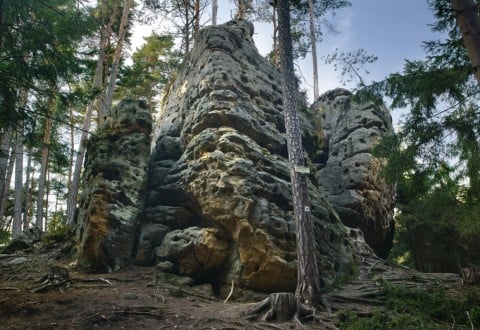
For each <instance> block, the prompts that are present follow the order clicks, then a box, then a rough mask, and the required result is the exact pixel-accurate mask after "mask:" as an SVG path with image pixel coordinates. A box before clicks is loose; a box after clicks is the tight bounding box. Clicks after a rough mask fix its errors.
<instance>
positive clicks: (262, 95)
mask: <svg viewBox="0 0 480 330" xmlns="http://www.w3.org/2000/svg"><path fill="white" fill-rule="evenodd" d="M252 33H253V26H252V24H251V23H249V22H247V21H244V20H234V21H231V22H229V23H226V24H224V25H220V26H212V27H207V28H205V29H203V30H201V31H200V33H199V35H198V37H197V39H196V42H195V47H194V48H193V50H192V52H191V53H190V54H189V57H188V58H187V59H186V60H185V62H184V66H183V68H182V69H181V70H180V72H179V73H178V74H177V76H176V80H175V82H174V83H173V84H172V85H171V88H170V89H169V91H168V93H167V96H166V97H165V99H164V100H163V102H162V109H161V112H160V115H159V117H158V120H157V122H156V124H155V128H154V134H153V147H152V155H151V161H150V167H149V176H148V178H149V179H148V187H147V200H146V208H145V210H146V213H145V218H144V219H143V222H142V225H141V228H142V229H141V233H140V237H141V238H140V239H139V247H138V255H137V256H138V257H137V260H138V261H139V262H140V263H144V264H145V263H147V264H148V263H154V262H155V261H156V260H157V261H158V260H170V261H172V262H173V263H174V264H176V265H178V267H179V266H180V265H181V263H182V260H181V259H179V258H178V255H179V253H176V254H175V253H170V252H169V253H166V251H173V250H174V249H176V248H177V247H176V244H177V243H176V241H175V239H173V238H174V237H177V241H180V240H181V241H183V240H185V242H187V241H190V242H192V243H191V244H192V247H189V248H186V247H187V246H188V244H187V243H185V244H183V245H182V246H184V247H185V248H183V249H181V251H182V252H181V254H182V255H183V258H184V261H187V260H193V256H194V252H192V251H194V248H193V247H194V246H196V244H197V243H195V241H196V239H192V238H189V239H188V240H187V239H186V236H189V235H186V234H187V233H188V231H190V230H195V231H197V232H198V231H202V230H215V232H216V233H217V234H216V235H215V236H216V239H218V240H219V241H218V242H217V243H218V244H220V246H222V247H223V246H225V247H226V248H225V249H223V250H222V251H221V253H223V254H224V257H225V258H224V259H223V261H222V265H215V268H216V269H217V271H216V272H215V274H214V276H213V277H210V278H209V279H208V280H209V281H211V282H215V284H216V285H217V288H218V286H222V283H223V284H225V285H226V286H228V287H229V286H230V283H231V281H232V280H233V281H235V282H236V283H237V284H238V285H240V286H241V287H244V288H247V289H253V290H256V291H262V292H274V291H279V290H282V291H283V290H293V289H294V288H295V285H296V244H295V232H294V217H293V206H292V202H291V185H290V174H289V163H288V159H287V147H286V138H285V134H284V133H285V129H284V119H283V108H282V92H281V78H280V74H279V72H278V70H277V69H276V68H275V67H274V66H272V65H271V64H270V63H269V62H268V61H267V60H265V59H264V58H263V57H261V56H260V55H259V54H258V51H257V49H256V47H255V45H254V44H253V41H252V39H251V35H252ZM302 116H303V115H302ZM302 120H303V121H304V122H306V118H304V117H302ZM313 179H315V178H314V176H313V175H312V180H313ZM312 182H313V181H312ZM310 190H311V199H312V215H313V217H314V223H315V231H316V233H315V236H316V240H317V246H318V253H317V256H318V262H319V263H320V265H321V270H322V278H323V280H324V282H326V283H331V282H332V281H333V279H334V278H335V277H336V276H343V275H345V274H349V273H350V272H351V271H352V268H353V263H354V251H353V248H352V245H351V244H350V241H349V239H348V235H347V233H346V230H345V228H344V226H343V225H342V223H341V222H340V220H339V218H338V216H336V214H335V211H334V210H333V209H332V208H331V207H330V206H329V205H328V202H327V201H326V200H325V199H324V198H323V197H322V196H321V194H320V192H319V190H318V188H317V187H316V186H315V185H314V184H311V186H310ZM178 209H181V210H182V212H181V214H182V215H181V216H179V217H170V218H169V216H168V214H172V212H173V211H172V210H178ZM185 214H188V216H187V217H185V216H184V215H185ZM175 219H177V221H175ZM160 226H161V227H160ZM165 227H167V228H169V230H170V232H171V233H164V232H163V231H162V229H158V233H159V235H163V238H162V242H161V243H158V241H160V240H159V239H157V238H158V237H155V235H150V234H148V233H149V232H150V233H152V229H151V228H165ZM179 235H180V236H179ZM142 237H144V238H145V239H142ZM154 240H156V241H157V243H156V244H154V243H153V241H154ZM197 241H198V240H197ZM157 244H158V245H157ZM152 251H156V254H155V253H152ZM189 251H190V252H189ZM218 252H219V251H216V253H218ZM217 260H220V259H219V258H217ZM193 265H195V263H193ZM189 267H190V268H192V264H191V263H189ZM194 267H196V266H194ZM178 272H179V273H183V274H187V273H188V275H189V276H192V277H193V278H195V279H196V280H197V281H204V280H205V278H204V276H203V275H202V272H200V273H195V272H192V271H188V272H186V271H185V269H183V270H180V268H178Z"/></svg>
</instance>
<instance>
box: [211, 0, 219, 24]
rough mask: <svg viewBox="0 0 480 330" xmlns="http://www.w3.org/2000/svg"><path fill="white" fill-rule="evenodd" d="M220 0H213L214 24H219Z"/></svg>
mask: <svg viewBox="0 0 480 330" xmlns="http://www.w3.org/2000/svg"><path fill="white" fill-rule="evenodd" d="M217 12H218V0H212V25H217Z"/></svg>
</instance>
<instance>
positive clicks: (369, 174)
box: [311, 89, 395, 257]
mask: <svg viewBox="0 0 480 330" xmlns="http://www.w3.org/2000/svg"><path fill="white" fill-rule="evenodd" d="M311 112H312V113H313V115H314V116H315V117H316V119H317V120H315V121H314V122H315V123H316V124H317V126H319V127H317V128H318V129H320V131H321V132H322V133H323V134H322V137H323V141H322V144H323V147H322V148H320V149H321V152H319V153H318V159H316V160H315V161H316V162H319V163H320V165H321V169H320V171H319V184H320V187H321V189H322V192H324V193H325V195H326V197H327V199H328V200H329V201H330V202H331V203H332V205H333V206H334V208H335V210H336V211H337V212H338V214H339V215H340V218H341V219H342V221H343V223H344V224H345V225H347V226H349V227H352V228H360V229H361V230H362V231H363V233H364V235H365V240H366V242H367V243H368V244H369V245H370V246H371V247H372V248H373V250H374V251H375V253H376V254H377V255H378V256H380V257H386V255H387V254H388V252H389V251H390V249H391V247H392V243H393V230H394V223H393V207H394V193H395V191H394V187H393V186H392V185H388V184H386V183H385V181H384V180H383V179H382V178H381V177H380V172H381V168H382V165H383V163H382V161H381V160H380V159H377V158H375V157H374V156H372V152H373V148H374V146H375V144H376V143H378V141H379V139H380V138H381V137H383V136H385V135H388V134H392V133H393V128H392V119H391V116H390V113H389V111H388V109H386V108H385V106H383V105H377V104H375V103H374V102H357V101H356V100H355V99H354V97H353V96H352V94H351V93H350V92H349V91H347V90H344V89H336V90H333V91H330V92H327V93H325V94H324V95H322V96H321V97H320V98H319V99H318V100H317V101H316V102H315V103H314V104H313V105H312V107H311Z"/></svg>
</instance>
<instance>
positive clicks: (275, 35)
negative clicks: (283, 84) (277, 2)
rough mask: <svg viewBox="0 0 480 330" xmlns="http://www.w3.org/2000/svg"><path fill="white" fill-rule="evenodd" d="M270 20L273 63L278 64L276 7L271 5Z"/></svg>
mask: <svg viewBox="0 0 480 330" xmlns="http://www.w3.org/2000/svg"><path fill="white" fill-rule="evenodd" d="M272 8H273V9H272V10H273V12H272V21H273V65H275V66H278V24H277V23H278V17H277V7H276V6H272Z"/></svg>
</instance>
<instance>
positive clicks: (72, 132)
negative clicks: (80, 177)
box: [67, 107, 75, 191]
mask: <svg viewBox="0 0 480 330" xmlns="http://www.w3.org/2000/svg"><path fill="white" fill-rule="evenodd" d="M69 110H70V155H69V157H68V159H69V162H68V182H67V191H70V190H71V189H72V176H73V164H74V163H73V161H74V157H75V129H74V126H75V120H74V114H73V108H72V107H70V109H69Z"/></svg>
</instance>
